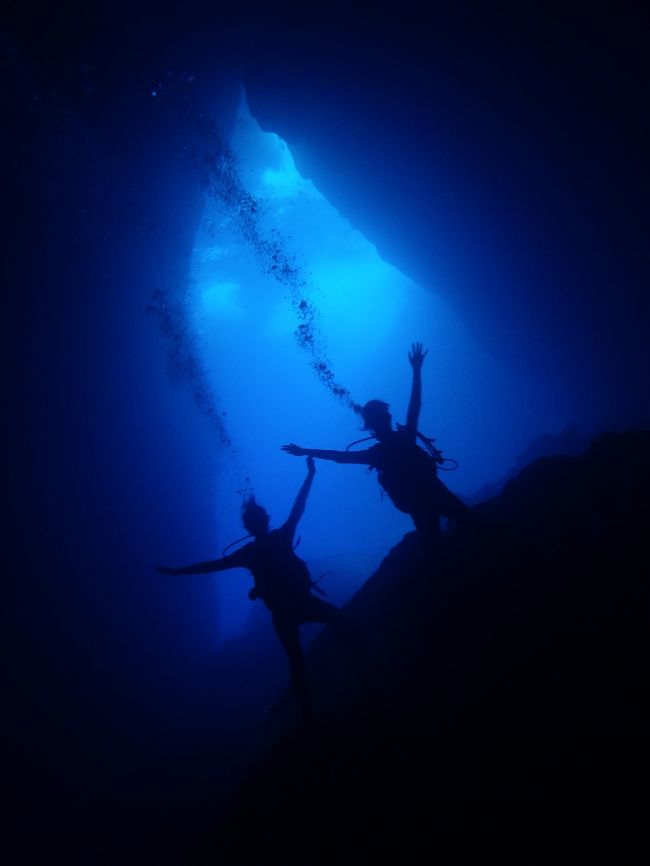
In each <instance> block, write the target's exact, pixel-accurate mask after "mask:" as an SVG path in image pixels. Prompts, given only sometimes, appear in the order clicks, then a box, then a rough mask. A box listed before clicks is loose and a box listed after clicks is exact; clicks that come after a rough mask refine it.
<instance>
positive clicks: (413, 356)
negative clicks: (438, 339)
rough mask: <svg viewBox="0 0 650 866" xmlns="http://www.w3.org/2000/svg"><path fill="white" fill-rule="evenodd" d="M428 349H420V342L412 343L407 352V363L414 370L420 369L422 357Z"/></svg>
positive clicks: (422, 361)
mask: <svg viewBox="0 0 650 866" xmlns="http://www.w3.org/2000/svg"><path fill="white" fill-rule="evenodd" d="M428 351H429V350H428V349H425V350H424V351H423V350H422V343H412V344H411V351H410V352H409V363H410V365H411V367H413V369H414V370H421V369H422V364H423V363H424V359H425V358H426V356H427V352H428Z"/></svg>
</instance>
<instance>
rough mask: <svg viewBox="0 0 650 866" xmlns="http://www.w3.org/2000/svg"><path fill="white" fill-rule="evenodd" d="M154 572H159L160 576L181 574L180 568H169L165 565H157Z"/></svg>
mask: <svg viewBox="0 0 650 866" xmlns="http://www.w3.org/2000/svg"><path fill="white" fill-rule="evenodd" d="M156 571H157V572H159V573H160V574H180V573H181V570H180V568H169V567H168V566H166V565H157V566H156Z"/></svg>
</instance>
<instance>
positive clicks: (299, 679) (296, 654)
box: [273, 614, 313, 722]
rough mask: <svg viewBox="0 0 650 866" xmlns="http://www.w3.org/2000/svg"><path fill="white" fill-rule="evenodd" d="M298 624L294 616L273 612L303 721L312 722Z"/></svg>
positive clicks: (305, 668)
mask: <svg viewBox="0 0 650 866" xmlns="http://www.w3.org/2000/svg"><path fill="white" fill-rule="evenodd" d="M298 625H299V623H298V621H297V620H295V619H294V618H293V617H291V618H289V617H282V616H278V615H276V614H273V627H274V628H275V633H276V634H277V636H278V638H279V640H280V643H281V644H282V646H283V647H284V651H285V652H286V654H287V658H288V659H289V673H290V676H291V684H292V685H293V689H294V691H295V693H296V697H297V698H298V702H299V704H300V711H301V713H302V718H303V721H304V722H310V721H311V720H312V718H313V712H312V708H311V703H310V700H309V688H308V683H307V667H306V665H305V656H304V653H303V651H302V646H301V645H300V636H299V634H298Z"/></svg>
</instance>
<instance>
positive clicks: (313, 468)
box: [307, 457, 316, 475]
mask: <svg viewBox="0 0 650 866" xmlns="http://www.w3.org/2000/svg"><path fill="white" fill-rule="evenodd" d="M307 472H308V473H309V474H310V475H313V474H314V473H315V472H316V464H315V463H314V458H313V457H308V458H307Z"/></svg>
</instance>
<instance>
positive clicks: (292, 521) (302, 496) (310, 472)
mask: <svg viewBox="0 0 650 866" xmlns="http://www.w3.org/2000/svg"><path fill="white" fill-rule="evenodd" d="M315 474H316V467H315V466H314V458H313V457H308V458H307V477H306V478H305V480H304V481H303V483H302V487H301V488H300V490H299V491H298V495H297V496H296V501H295V502H294V503H293V507H292V508H291V512H290V514H289V516H288V517H287V519H286V521H285V523H284V528H285V529H288V530H289V531H290V532H291V535H293V534H294V532H295V531H296V527H297V526H298V521H299V520H300V518H301V517H302V515H303V514H304V512H305V505H306V504H307V497H308V496H309V491H310V490H311V485H312V483H313V481H314V475H315Z"/></svg>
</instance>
